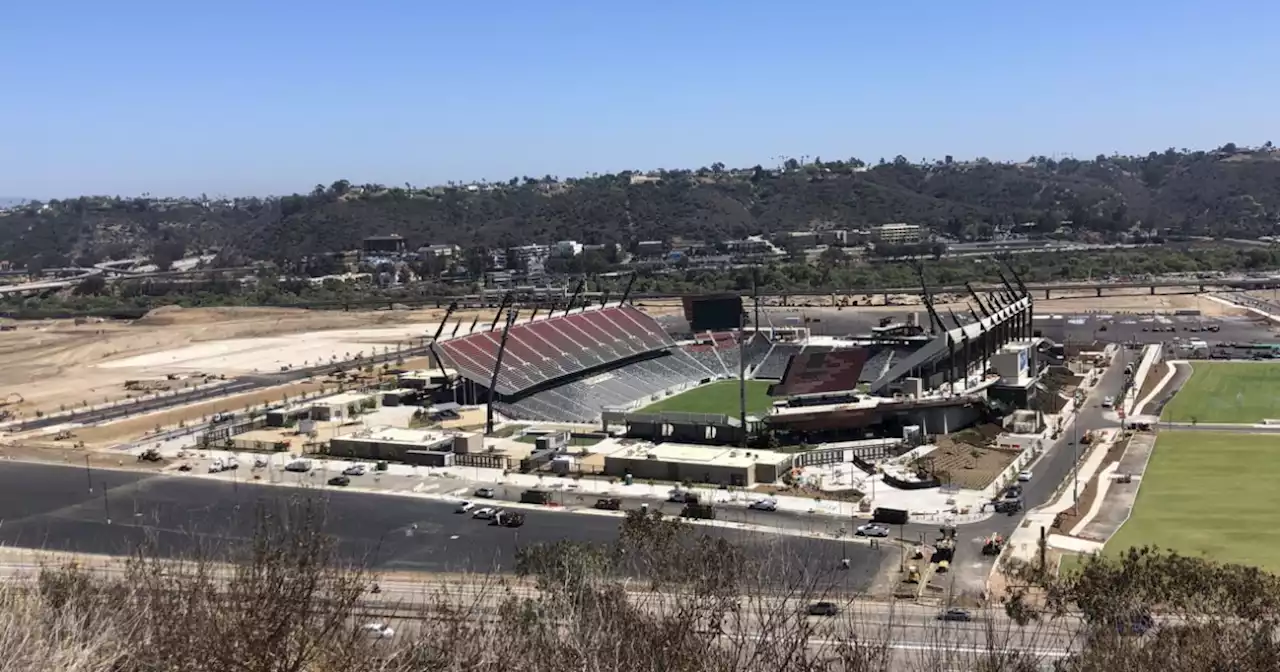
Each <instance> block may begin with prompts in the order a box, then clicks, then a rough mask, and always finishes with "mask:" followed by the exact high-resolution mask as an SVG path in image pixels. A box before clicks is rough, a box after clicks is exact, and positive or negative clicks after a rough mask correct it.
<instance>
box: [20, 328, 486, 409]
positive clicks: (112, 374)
mask: <svg viewBox="0 0 1280 672" xmlns="http://www.w3.org/2000/svg"><path fill="white" fill-rule="evenodd" d="M442 314H443V311H439V310H434V309H432V310H414V311H379V312H338V311H305V310H288V309H270V308H199V309H176V308H175V309H169V308H161V309H158V310H156V311H153V312H152V313H151V314H149V315H147V316H146V317H143V318H142V319H139V320H135V321H133V322H128V321H106V322H100V323H88V324H81V325H76V324H74V323H73V322H72V321H71V320H45V321H39V322H20V323H18V329H17V330H15V331H5V332H0V400H3V399H4V398H5V397H6V396H9V397H10V398H11V399H13V400H15V401H16V400H17V396H12V395H20V396H21V398H22V401H21V402H18V403H14V404H10V405H9V406H6V407H5V408H6V409H7V410H10V411H20V412H22V413H24V414H32V413H34V412H35V411H36V410H37V409H39V410H41V411H44V412H54V411H57V410H59V407H60V406H61V405H63V404H65V405H67V406H75V405H80V403H81V402H82V401H87V402H89V403H90V404H98V403H103V402H105V401H111V400H116V399H123V398H128V397H130V395H131V394H134V395H136V394H137V393H130V392H128V391H127V390H125V389H124V386H123V384H124V381H126V380H136V379H154V378H164V376H165V373H166V372H172V371H173V369H172V368H166V366H165V362H163V361H160V362H157V363H154V364H151V365H148V362H146V361H143V360H137V361H138V364H139V365H138V366H115V365H114V364H115V363H118V362H119V361H121V360H126V358H135V360H136V359H137V358H139V356H143V357H144V359H145V357H146V356H151V357H152V358H158V359H163V358H164V357H165V355H163V354H160V353H166V352H169V351H175V350H178V351H181V350H182V349H185V350H191V349H192V348H197V349H198V348H206V349H209V348H212V350H210V351H209V352H207V353H204V356H203V358H202V359H200V360H198V361H194V360H193V361H192V363H193V364H194V365H193V366H185V365H186V362H180V363H179V365H182V366H185V369H184V370H183V371H182V375H191V374H193V373H196V372H202V373H224V374H226V375H228V376H229V377H230V376H232V375H235V374H237V373H247V372H248V371H245V370H244V369H245V368H246V367H252V364H253V358H254V357H257V358H258V359H262V360H263V366H262V368H263V369H264V370H276V369H278V368H279V367H278V366H275V367H273V368H270V369H268V368H267V367H268V366H270V365H271V364H273V363H275V362H274V359H273V358H279V357H281V356H282V355H280V354H279V353H280V352H281V351H283V352H284V353H285V355H284V356H287V355H288V353H289V351H290V350H291V349H292V345H293V344H292V341H293V339H285V338H280V337H281V336H285V335H297V337H298V346H299V347H302V346H306V347H310V348H311V352H315V353H317V354H315V355H313V357H314V359H315V360H316V361H319V360H320V357H321V356H322V355H324V354H325V353H326V352H327V351H326V350H325V348H328V351H334V352H336V353H337V354H338V355H341V354H342V352H343V351H344V350H352V349H360V348H365V349H366V351H372V350H374V349H381V348H383V347H391V348H394V347H395V344H396V343H401V344H402V345H404V346H407V345H409V344H414V343H416V342H418V339H419V338H420V337H421V336H422V335H424V334H426V332H427V330H428V328H430V327H433V326H434V324H433V322H432V321H433V320H437V321H438V320H439V319H440V317H441V315H442ZM458 316H459V317H460V318H461V319H464V320H467V319H470V318H471V317H473V315H472V314H462V313H459V314H458ZM464 327H465V324H464ZM317 332H318V333H317ZM254 339H263V340H262V342H261V343H258V341H256V340H254ZM227 344H231V345H227ZM217 348H222V350H218V349H217ZM126 361H127V360H126ZM220 362H226V363H229V364H231V365H232V367H231V368H230V369H228V370H227V371H218V370H217V366H218V365H219V363H220ZM237 362H240V363H239V365H238V367H237V366H236V364H237ZM104 363H105V364H108V366H100V365H102V364H104ZM205 363H207V364H209V366H208V367H207V368H208V369H209V370H208V371H204V370H202V369H203V368H204V367H202V366H201V365H203V364H205ZM299 363H301V362H299ZM173 366H177V365H173ZM193 384H194V383H193Z"/></svg>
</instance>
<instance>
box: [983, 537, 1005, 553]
mask: <svg viewBox="0 0 1280 672" xmlns="http://www.w3.org/2000/svg"><path fill="white" fill-rule="evenodd" d="M1002 550H1004V537H1002V536H1000V535H999V534H998V533H995V532H993V533H991V536H989V537H987V538H986V539H983V540H982V554H983V555H1000V551H1002Z"/></svg>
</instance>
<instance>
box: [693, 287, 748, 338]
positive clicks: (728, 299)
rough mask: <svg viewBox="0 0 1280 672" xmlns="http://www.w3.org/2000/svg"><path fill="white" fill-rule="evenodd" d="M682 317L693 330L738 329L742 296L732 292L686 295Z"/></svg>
mask: <svg viewBox="0 0 1280 672" xmlns="http://www.w3.org/2000/svg"><path fill="white" fill-rule="evenodd" d="M684 317H685V319H686V320H688V321H689V327H690V329H691V330H692V331H694V332H699V331H733V330H735V329H740V328H741V327H742V325H743V319H744V313H743V312H742V297H741V296H737V295H732V294H723V295H719V296H686V297H685V299H684Z"/></svg>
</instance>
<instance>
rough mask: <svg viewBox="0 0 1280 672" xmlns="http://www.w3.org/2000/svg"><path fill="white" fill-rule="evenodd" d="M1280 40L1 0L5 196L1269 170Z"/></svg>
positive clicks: (1140, 22) (628, 12) (499, 5)
mask: <svg viewBox="0 0 1280 672" xmlns="http://www.w3.org/2000/svg"><path fill="white" fill-rule="evenodd" d="M1278 19H1280V3H1275V2H1262V1H1258V2H1243V1H1233V0H1222V1H1220V2H1213V3H1211V2H1208V1H1207V0H1202V1H1199V2H1186V1H1182V0H1163V1H1160V2H1156V1H1154V0H1124V1H1123V2H1117V1H1115V0H1111V1H1110V2H1101V1H1094V0H1076V1H1075V2H1053V3H1049V2H1033V1H1028V0H1019V1H1014V0H990V1H986V2H984V1H982V0H974V1H972V2H951V1H947V0H933V1H932V2H928V1H920V0H893V1H892V2H887V1H886V2H871V1H869V0H843V1H834V0H833V1H827V0H813V1H810V2H804V1H797V2H776V1H774V2H766V1H758V0H732V1H731V0H650V1H649V2H636V3H623V2H601V1H600V0H594V1H590V0H559V1H543V2H537V1H533V0H525V1H515V0H488V1H487V2H443V1H442V2H431V1H424V0H419V1H417V2H378V1H376V0H375V1H366V2H349V1H348V2H341V3H339V2H331V1H329V0H309V1H307V2H300V1H298V0H273V1H272V2H247V1H241V0H222V1H220V2H204V1H202V0H188V1H186V2H174V1H173V0H167V1H165V2H159V1H155V2H153V1H150V0H145V1H144V0H118V1H117V2H103V1H102V0H75V1H73V0H40V1H39V2H36V1H35V0H13V2H9V3H5V6H4V7H3V9H0V91H3V94H0V95H2V96H3V98H2V99H0V100H3V103H2V104H0V129H2V130H0V196H23V197H31V198H51V197H63V196H71V195H78V194H81V193H105V194H121V195H135V194H139V193H143V192H150V193H152V194H160V195H183V194H199V193H201V192H206V193H209V194H228V195H240V194H245V195H247V194H260V195H262V194H273V193H288V192H293V191H305V190H307V189H309V188H310V187H311V186H313V185H315V184H316V183H325V184H328V183H330V182H332V181H333V180H336V179H339V178H346V179H350V180H352V181H353V182H357V183H361V182H381V183H386V184H402V183H404V182H410V183H413V184H416V185H420V184H434V183H441V182H445V181H447V180H473V179H482V178H483V179H506V178H508V177H511V176H515V175H526V174H527V175H543V174H552V175H561V176H567V175H575V174H581V173H586V172H593V171H595V172H614V171H619V170H625V169H650V168H660V167H670V168H675V167H694V168H696V167H698V166H702V165H710V164H711V163H714V162H716V161H722V162H724V163H726V164H728V165H731V166H733V165H747V166H749V165H753V164H756V163H764V164H766V165H767V164H770V163H773V162H776V161H775V160H774V158H773V157H777V156H779V155H789V156H800V155H810V156H814V155H817V156H822V157H824V158H845V157H850V156H857V157H860V158H862V159H864V160H869V161H874V160H876V159H878V158H879V157H881V156H884V157H886V158H892V157H893V156H894V155H896V154H903V155H905V156H907V157H908V158H911V159H913V160H914V159H918V158H921V157H930V158H935V157H941V156H943V155H945V154H951V155H954V156H956V157H975V156H988V157H991V158H993V159H1022V158H1025V157H1027V156H1030V155H1033V154H1046V155H1049V154H1063V153H1073V154H1075V155H1076V156H1077V157H1092V156H1094V155H1096V154H1098V153H1111V152H1113V151H1119V152H1146V151H1148V150H1150V149H1162V148H1164V147H1168V146H1176V147H1184V146H1185V147H1212V146H1217V145H1221V144H1223V143H1225V142H1236V143H1239V144H1261V143H1262V142H1264V141H1266V140H1274V141H1276V142H1280V122H1277V120H1278V119H1280V112H1278V111H1277V105H1276V102H1277V101H1276V99H1277V97H1278V96H1280V93H1278V92H1280V86H1278V84H1280V75H1278V74H1277V73H1278V72H1280V40H1276V39H1274V37H1273V36H1274V32H1275V30H1276V27H1277V25H1280V22H1278ZM1272 135H1274V136H1275V137H1271V136H1272Z"/></svg>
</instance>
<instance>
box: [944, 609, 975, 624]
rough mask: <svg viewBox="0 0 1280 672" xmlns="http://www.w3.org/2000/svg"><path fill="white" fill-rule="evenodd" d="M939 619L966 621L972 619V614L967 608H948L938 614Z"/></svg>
mask: <svg viewBox="0 0 1280 672" xmlns="http://www.w3.org/2000/svg"><path fill="white" fill-rule="evenodd" d="M938 620H939V621H961V622H968V621H972V620H973V614H971V613H969V611H968V610H967V609H948V610H946V611H944V612H942V613H941V614H938Z"/></svg>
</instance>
